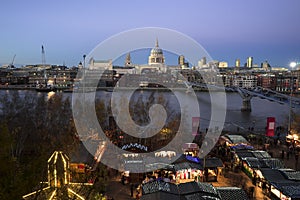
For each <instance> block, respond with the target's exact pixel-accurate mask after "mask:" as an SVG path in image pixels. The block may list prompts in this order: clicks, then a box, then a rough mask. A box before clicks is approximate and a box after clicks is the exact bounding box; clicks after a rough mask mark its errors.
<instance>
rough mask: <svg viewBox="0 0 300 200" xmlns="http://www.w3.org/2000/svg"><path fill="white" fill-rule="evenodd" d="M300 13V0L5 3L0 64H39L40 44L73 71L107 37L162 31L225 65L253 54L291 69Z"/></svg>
mask: <svg viewBox="0 0 300 200" xmlns="http://www.w3.org/2000/svg"><path fill="white" fill-rule="evenodd" d="M299 8H300V1H299V0H251V1H242V0H206V1H204V0H203V1H202V0H189V1H182V0H181V1H179V0H172V1H166V0H165V1H160V0H152V1H141V0H130V1H116V0H110V1H100V0H90V1H84V0H80V1H75V0H63V1H61V0H60V1H59V0H51V1H50V0H49V1H40V0H36V1H35V0H27V1H17V0H5V1H2V2H1V8H0V10H1V12H0V18H1V21H0V27H1V29H0V31H1V32H0V36H1V37H0V64H6V63H10V62H11V61H12V58H13V56H14V55H15V54H16V57H15V64H37V63H41V60H42V58H41V45H44V47H45V52H46V62H47V63H50V64H63V63H65V64H66V65H67V66H73V65H77V64H78V63H79V62H80V61H81V60H82V55H83V54H88V53H89V52H90V51H91V50H92V49H94V48H95V47H96V46H97V45H98V44H99V43H100V42H102V41H104V40H105V39H107V38H108V37H110V36H113V35H115V34H118V33H120V32H123V31H126V30H130V29H134V28H142V27H161V28H168V29H173V30H176V31H179V32H181V33H183V34H186V35H188V36H189V37H191V38H193V39H194V40H196V41H197V42H198V43H199V44H201V45H202V46H203V47H204V48H205V49H206V51H207V52H208V53H209V54H210V56H211V57H212V58H213V59H215V60H219V61H227V62H228V63H229V65H233V64H234V61H235V59H236V58H240V59H241V63H242V64H243V63H244V62H246V58H247V57H248V56H253V57H254V63H257V64H259V65H260V63H261V62H263V61H264V60H268V62H269V63H270V64H271V66H283V67H288V65H289V63H290V62H291V61H298V62H299V61H300V23H299V21H300V12H299ZM154 40H155V39H154ZM154 44H155V41H153V45H154ZM161 48H163V46H161ZM100 59H101V58H100ZM132 59H133V62H134V58H132ZM199 59H200V57H199ZM167 62H168V61H167ZM167 64H168V63H167Z"/></svg>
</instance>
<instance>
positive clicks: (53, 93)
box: [47, 91, 55, 100]
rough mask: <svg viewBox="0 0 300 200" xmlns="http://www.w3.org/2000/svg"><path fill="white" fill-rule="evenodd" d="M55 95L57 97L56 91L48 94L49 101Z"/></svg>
mask: <svg viewBox="0 0 300 200" xmlns="http://www.w3.org/2000/svg"><path fill="white" fill-rule="evenodd" d="M53 95H55V92H54V91H51V92H48V93H47V100H49V99H50V98H51V97H53Z"/></svg>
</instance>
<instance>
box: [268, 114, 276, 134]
mask: <svg viewBox="0 0 300 200" xmlns="http://www.w3.org/2000/svg"><path fill="white" fill-rule="evenodd" d="M274 135H275V117H268V118H267V132H266V136H269V137H273V136H274Z"/></svg>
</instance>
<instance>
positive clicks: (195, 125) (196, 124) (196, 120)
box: [192, 117, 200, 136]
mask: <svg viewBox="0 0 300 200" xmlns="http://www.w3.org/2000/svg"><path fill="white" fill-rule="evenodd" d="M199 129H200V117H192V135H194V136H196V135H197V134H198V133H199Z"/></svg>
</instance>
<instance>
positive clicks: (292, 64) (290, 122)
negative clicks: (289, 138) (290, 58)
mask: <svg viewBox="0 0 300 200" xmlns="http://www.w3.org/2000/svg"><path fill="white" fill-rule="evenodd" d="M296 65H297V63H296V62H291V63H290V67H291V80H290V89H291V91H290V110H289V127H288V129H289V130H288V133H289V134H291V128H292V96H293V85H294V79H293V76H292V70H293V68H294V67H296Z"/></svg>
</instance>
